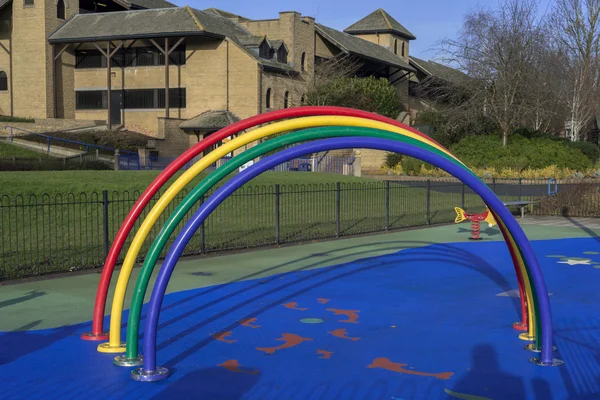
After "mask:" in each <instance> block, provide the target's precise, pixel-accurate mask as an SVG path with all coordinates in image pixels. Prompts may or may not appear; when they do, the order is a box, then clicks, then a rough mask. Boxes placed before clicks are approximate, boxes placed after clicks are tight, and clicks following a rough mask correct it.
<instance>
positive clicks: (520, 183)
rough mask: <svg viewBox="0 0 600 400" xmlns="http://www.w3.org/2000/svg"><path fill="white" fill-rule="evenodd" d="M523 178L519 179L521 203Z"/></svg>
mask: <svg viewBox="0 0 600 400" xmlns="http://www.w3.org/2000/svg"><path fill="white" fill-rule="evenodd" d="M522 185H523V178H519V201H521V194H522V189H523V186H522Z"/></svg>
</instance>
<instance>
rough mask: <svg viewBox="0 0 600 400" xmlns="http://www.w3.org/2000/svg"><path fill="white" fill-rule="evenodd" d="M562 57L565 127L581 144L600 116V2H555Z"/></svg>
mask: <svg viewBox="0 0 600 400" xmlns="http://www.w3.org/2000/svg"><path fill="white" fill-rule="evenodd" d="M552 22H553V26H554V27H555V37H556V43H555V51H556V52H557V54H559V55H560V57H559V58H558V62H557V64H555V65H556V66H558V68H560V73H561V75H562V76H561V77H562V80H561V81H562V82H563V84H564V85H563V98H564V102H565V104H566V105H567V108H568V119H567V123H566V128H567V131H568V134H569V135H570V137H571V140H573V141H578V140H580V138H581V135H582V133H583V131H584V129H585V128H586V127H588V125H589V124H590V122H591V121H592V120H593V119H594V118H595V117H596V116H597V115H598V114H599V113H600V98H599V96H600V89H599V88H600V0H556V5H555V8H554V12H553V15H552Z"/></svg>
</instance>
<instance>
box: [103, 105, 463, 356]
mask: <svg viewBox="0 0 600 400" xmlns="http://www.w3.org/2000/svg"><path fill="white" fill-rule="evenodd" d="M319 126H357V127H366V128H374V129H380V130H385V131H389V132H394V133H398V134H401V135H405V136H408V137H410V138H412V139H415V140H418V141H420V142H423V143H427V144H429V145H431V146H433V147H435V148H436V149H438V150H440V151H442V152H444V153H446V154H448V155H450V156H451V157H452V158H454V159H455V160H457V161H458V162H460V163H461V164H463V163H462V162H461V161H460V160H458V159H457V158H456V157H454V156H453V155H452V154H451V153H450V152H449V151H448V150H446V149H445V148H443V147H442V146H440V145H438V144H436V143H433V142H432V141H431V140H429V139H427V138H424V137H423V136H420V135H417V134H415V133H413V132H411V131H409V130H406V129H404V128H400V127H397V126H394V125H390V124H387V123H384V122H379V121H374V120H371V119H365V118H358V117H340V116H318V117H303V118H295V119H291V120H288V121H283V122H277V123H273V124H270V125H267V126H264V127H260V128H257V129H255V130H252V131H250V132H248V133H245V134H243V135H241V136H239V137H238V138H236V139H234V140H231V141H229V142H227V143H225V144H223V145H222V146H220V147H218V148H217V149H215V150H213V151H212V152H211V153H209V154H208V155H206V156H204V157H203V158H202V159H200V161H198V162H197V163H195V164H194V165H193V166H192V167H191V168H190V169H188V170H187V171H186V172H185V173H184V174H182V175H181V176H180V177H179V178H178V179H177V180H176V181H175V182H174V183H173V184H172V185H171V186H170V187H169V189H168V190H167V191H166V192H165V193H164V194H163V195H162V196H161V197H160V198H159V199H158V201H157V202H156V204H155V205H154V207H152V209H151V210H150V212H149V213H148V215H147V216H146V218H145V219H144V222H143V223H142V225H141V226H140V228H139V229H138V231H137V232H136V234H135V237H134V238H133V241H132V242H131V245H130V246H129V250H128V251H127V255H126V256H125V260H124V261H123V266H122V267H121V271H120V272H119V278H118V279H117V285H116V288H115V294H114V296H113V302H112V309H111V315H110V336H109V338H110V339H109V342H107V343H102V344H100V345H99V346H98V351H100V352H103V353H122V352H124V351H125V344H124V343H121V321H122V318H123V303H124V302H125V294H126V292H127V285H128V284H129V278H130V276H131V271H132V270H133V266H134V265H135V260H136V258H137V256H138V254H139V252H140V249H141V248H142V245H143V243H144V240H145V239H146V237H147V236H148V234H149V233H150V231H151V229H152V226H153V225H154V224H155V223H156V221H157V220H158V218H159V217H160V215H161V214H162V212H163V211H164V210H165V209H166V208H167V206H168V205H169V204H170V203H171V201H173V199H174V198H175V196H177V194H178V193H179V192H180V191H181V190H182V189H183V188H184V187H185V186H186V185H187V184H188V183H190V182H191V181H192V180H193V179H194V178H195V177H196V176H198V175H199V174H200V173H201V172H202V171H204V170H205V169H206V168H208V167H209V166H211V165H212V164H213V163H215V162H216V161H218V160H219V159H221V158H222V157H224V156H226V155H227V154H229V153H231V152H233V151H235V150H237V149H239V148H240V147H242V146H244V145H247V144H249V143H252V142H254V141H257V140H259V139H262V138H264V137H267V136H271V135H274V134H277V133H281V132H286V131H293V130H297V129H305V128H311V127H319ZM463 165H464V164H463Z"/></svg>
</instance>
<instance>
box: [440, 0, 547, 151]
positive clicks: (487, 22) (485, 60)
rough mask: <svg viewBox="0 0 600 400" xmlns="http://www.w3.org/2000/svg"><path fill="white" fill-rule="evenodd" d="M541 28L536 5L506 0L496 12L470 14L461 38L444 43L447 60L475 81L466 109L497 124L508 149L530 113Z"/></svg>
mask: <svg viewBox="0 0 600 400" xmlns="http://www.w3.org/2000/svg"><path fill="white" fill-rule="evenodd" d="M541 25H542V24H541V22H540V18H539V17H538V12H537V3H536V2H535V0H503V1H502V2H501V3H500V6H499V9H498V10H496V11H490V10H480V11H476V12H473V13H471V14H469V15H467V16H466V18H465V22H464V25H463V28H462V30H461V32H460V34H459V36H458V38H457V39H446V40H444V41H442V54H443V57H444V59H445V60H446V61H447V62H450V63H452V64H454V65H457V66H458V67H459V68H460V69H462V70H463V71H466V72H467V73H468V74H469V75H470V76H471V77H473V78H475V80H474V83H473V84H472V91H473V93H474V94H473V96H472V97H471V98H470V99H469V101H468V102H467V103H464V104H463V108H464V107H465V106H466V107H468V109H469V112H472V110H473V107H476V108H477V109H478V110H481V112H483V113H484V114H485V115H486V116H488V117H489V118H491V119H492V120H494V121H495V122H496V123H497V124H498V126H499V128H500V129H501V131H502V143H503V145H504V146H506V144H507V142H508V136H509V134H510V133H511V132H512V131H513V129H514V128H515V127H517V126H519V125H520V124H521V122H522V121H523V120H524V118H525V117H526V114H527V113H528V111H530V107H529V109H528V106H527V98H528V97H529V96H528V92H527V85H528V79H529V78H530V74H531V71H532V69H533V68H534V67H535V57H536V52H535V49H538V48H540V47H541V46H540V42H541V41H542V40H543V32H542V30H541V28H540V27H541ZM475 82H476V83H475Z"/></svg>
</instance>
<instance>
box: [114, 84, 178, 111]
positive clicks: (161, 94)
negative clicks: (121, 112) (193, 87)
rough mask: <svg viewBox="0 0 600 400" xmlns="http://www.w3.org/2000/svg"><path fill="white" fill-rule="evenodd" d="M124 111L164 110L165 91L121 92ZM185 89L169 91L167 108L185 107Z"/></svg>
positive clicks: (137, 90)
mask: <svg viewBox="0 0 600 400" xmlns="http://www.w3.org/2000/svg"><path fill="white" fill-rule="evenodd" d="M123 96H124V98H123V108H124V109H144V108H151V109H156V108H159V109H160V108H165V89H131V90H124V91H123ZM186 100H187V99H186V90H185V88H171V89H169V108H185V107H186V102H187V101H186Z"/></svg>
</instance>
